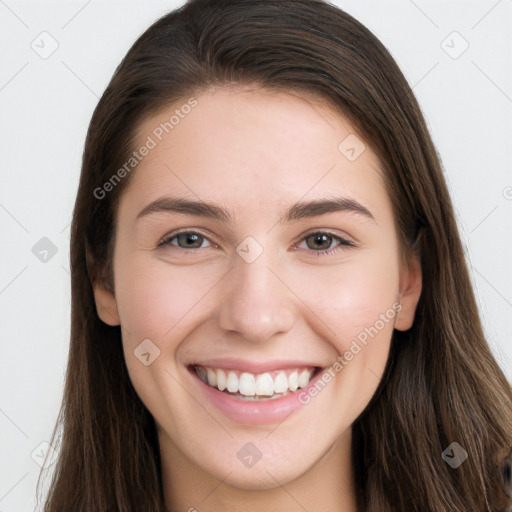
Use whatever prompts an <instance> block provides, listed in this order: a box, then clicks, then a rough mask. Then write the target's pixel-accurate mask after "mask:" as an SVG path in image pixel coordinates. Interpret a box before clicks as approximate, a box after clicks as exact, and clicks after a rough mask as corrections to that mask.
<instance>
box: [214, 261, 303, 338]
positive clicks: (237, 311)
mask: <svg viewBox="0 0 512 512" xmlns="http://www.w3.org/2000/svg"><path fill="white" fill-rule="evenodd" d="M268 263H269V261H268V259H267V256H266V252H263V254H262V255H260V257H259V258H258V259H257V260H256V261H254V262H252V263H247V262H246V261H244V260H243V259H242V258H240V257H238V256H235V262H234V268H233V269H232V270H231V271H230V272H229V273H228V275H227V276H226V279H227V281H226V282H225V284H224V286H225V288H224V290H223V294H222V296H221V306H220V310H219V326H220V327H221V328H222V329H223V330H225V331H229V332H232V333H237V335H238V336H241V337H242V338H244V339H246V340H248V341H250V342H252V343H262V342H264V341H266V340H268V339H270V338H272V337H273V336H274V335H276V334H278V333H285V332H288V331H289V330H291V328H292V327H293V324H294V321H295V315H296V309H295V307H294V303H293V297H294V295H293V292H292V291H291V290H290V288H288V287H287V284H286V276H285V275H284V273H283V272H280V271H279V268H278V267H276V265H272V269H271V268H269V265H268ZM280 274H281V275H280Z"/></svg>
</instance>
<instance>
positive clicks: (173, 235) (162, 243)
mask: <svg viewBox="0 0 512 512" xmlns="http://www.w3.org/2000/svg"><path fill="white" fill-rule="evenodd" d="M179 235H199V236H201V237H203V238H204V239H206V240H208V241H210V239H209V238H208V237H207V236H206V235H204V234H203V233H201V232H200V231H186V230H185V231H176V232H173V233H170V234H169V235H167V236H166V237H164V238H163V239H162V240H161V241H160V242H159V243H158V245H157V247H165V246H167V245H173V244H171V242H172V240H174V239H175V238H176V237H177V236H179ZM314 235H327V236H329V237H331V238H333V239H334V240H337V241H338V242H339V245H340V246H342V247H346V248H353V247H356V244H355V243H353V242H351V241H350V240H347V239H346V238H343V237H340V236H339V235H335V234H334V233H331V232H329V231H313V232H311V233H308V234H306V235H305V236H304V237H303V238H302V239H301V240H300V242H303V241H304V240H306V239H307V238H309V237H311V236H314ZM300 242H299V243H300ZM174 247H175V248H176V249H179V250H181V251H184V252H185V253H187V254H190V253H197V251H198V250H199V248H195V249H185V248H183V247H179V246H174ZM306 250H307V251H308V252H313V254H314V255H315V257H319V256H334V255H335V254H337V252H338V250H337V247H336V248H334V249H333V248H331V249H323V250H320V251H315V250H314V249H306Z"/></svg>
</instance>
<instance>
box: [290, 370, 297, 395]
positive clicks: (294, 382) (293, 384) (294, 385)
mask: <svg viewBox="0 0 512 512" xmlns="http://www.w3.org/2000/svg"><path fill="white" fill-rule="evenodd" d="M288 387H289V388H290V390H291V391H297V388H298V387H299V374H298V373H297V371H294V372H292V373H290V376H289V377H288Z"/></svg>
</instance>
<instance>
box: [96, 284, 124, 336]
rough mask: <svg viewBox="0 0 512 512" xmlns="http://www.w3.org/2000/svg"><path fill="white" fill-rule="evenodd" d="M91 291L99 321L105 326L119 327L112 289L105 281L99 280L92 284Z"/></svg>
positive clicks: (119, 322)
mask: <svg viewBox="0 0 512 512" xmlns="http://www.w3.org/2000/svg"><path fill="white" fill-rule="evenodd" d="M93 289H94V300H95V302H96V311H97V312H98V316H99V317H100V319H101V320H102V321H103V322H105V323H106V324H107V325H111V326H116V325H120V324H121V321H120V319H119V314H118V312H117V303H116V299H115V297H114V290H113V288H112V287H111V286H109V284H108V282H106V281H105V280H100V281H97V282H95V283H94V285H93Z"/></svg>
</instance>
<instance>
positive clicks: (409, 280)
mask: <svg viewBox="0 0 512 512" xmlns="http://www.w3.org/2000/svg"><path fill="white" fill-rule="evenodd" d="M399 288H400V292H399V301H400V304H401V306H402V309H401V310H400V312H399V313H398V315H397V317H396V321H395V329H397V330H399V331H407V330H409V329H410V328H411V327H412V324H413V323H414V315H415V313H416V306H417V305H418V301H419V300H420V295H421V288H422V275H421V264H420V260H419V257H418V256H417V255H416V254H414V255H413V256H412V257H411V258H410V260H409V261H408V262H407V263H405V264H404V265H403V267H402V269H401V270H400V284H399Z"/></svg>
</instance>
